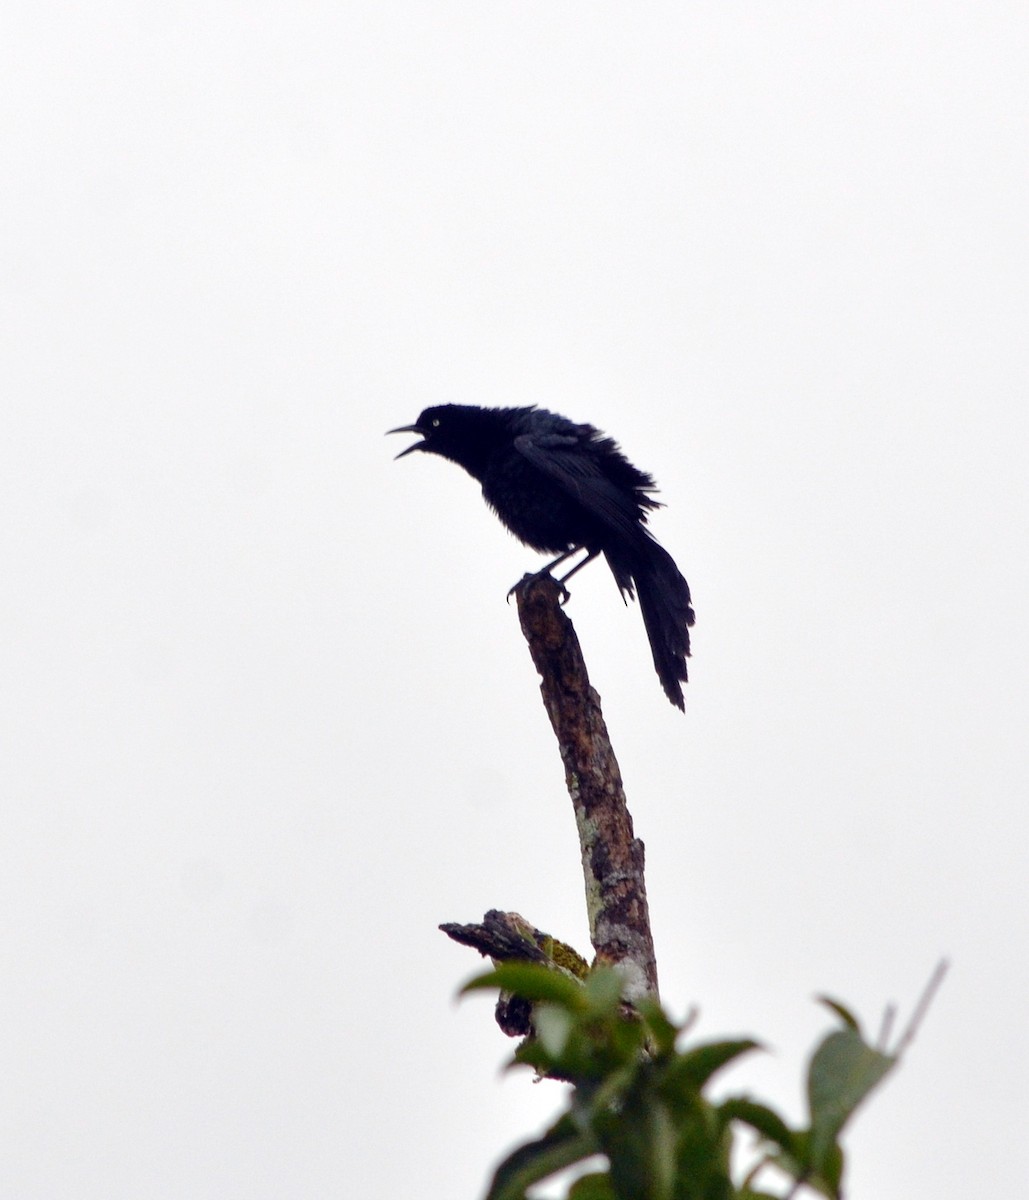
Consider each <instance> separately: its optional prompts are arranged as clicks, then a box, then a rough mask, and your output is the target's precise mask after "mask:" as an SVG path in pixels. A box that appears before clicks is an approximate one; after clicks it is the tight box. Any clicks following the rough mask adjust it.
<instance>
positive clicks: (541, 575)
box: [507, 571, 572, 608]
mask: <svg viewBox="0 0 1029 1200" xmlns="http://www.w3.org/2000/svg"><path fill="white" fill-rule="evenodd" d="M537 579H549V580H551V581H552V582H553V583H556V584H557V586H558V587H559V588H560V589H561V595H560V598H559V600H558V603H559V604H560V605H561V607H562V608H564V606H565V605H566V604H567V603H568V601H569V600H570V599H571V598H572V593H571V592H570V591H569V590H568V589H567V588H566V587H565V585H564V581H563V580H561V579H555V578H554V577H553V575H551V573H550V572H549V571H537V572H536V573H535V575H523V576H522V577H521V579H519V580H518V582H517V583H515V584H513V585H512V586H511V587H509V588H508V589H507V603H508V604H510V603H511V597H512V596H513V595H514V594H515V592H517V591H518V590H519V589H521V588H523V587H528V585H529V584H530V583H535V582H536V580H537Z"/></svg>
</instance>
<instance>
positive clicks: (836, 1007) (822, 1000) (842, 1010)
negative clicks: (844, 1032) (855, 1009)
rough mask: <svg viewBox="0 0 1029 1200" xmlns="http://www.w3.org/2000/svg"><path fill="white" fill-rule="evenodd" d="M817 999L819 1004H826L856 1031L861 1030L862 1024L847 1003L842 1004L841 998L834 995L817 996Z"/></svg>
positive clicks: (845, 1023)
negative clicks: (836, 998) (834, 997)
mask: <svg viewBox="0 0 1029 1200" xmlns="http://www.w3.org/2000/svg"><path fill="white" fill-rule="evenodd" d="M815 999H816V1000H817V1001H818V1003H819V1004H824V1005H825V1007H826V1008H828V1009H830V1010H831V1011H832V1012H834V1013H835V1014H836V1015H837V1016H838V1017H839V1018H840V1020H841V1021H842V1022H843V1023H844V1025H847V1026H849V1027H850V1028H851V1029H853V1030H854V1032H855V1033H858V1034H859V1033H860V1032H861V1026H860V1024H859V1023H858V1019H857V1017H855V1016H854V1014H853V1013H852V1012H851V1011H850V1009H849V1008H847V1006H846V1005H845V1004H841V1003H840V1002H839V1000H834V999H833V998H832V996H816V997H815Z"/></svg>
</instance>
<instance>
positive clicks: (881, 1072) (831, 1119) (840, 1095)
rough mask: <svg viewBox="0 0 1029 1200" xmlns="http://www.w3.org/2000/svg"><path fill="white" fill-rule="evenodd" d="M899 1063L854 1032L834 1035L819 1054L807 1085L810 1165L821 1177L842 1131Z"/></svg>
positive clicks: (811, 1068)
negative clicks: (869, 1095)
mask: <svg viewBox="0 0 1029 1200" xmlns="http://www.w3.org/2000/svg"><path fill="white" fill-rule="evenodd" d="M896 1061H897V1060H896V1059H895V1058H893V1057H891V1056H890V1055H888V1054H882V1053H880V1051H878V1050H873V1049H872V1047H871V1046H869V1045H867V1044H866V1043H865V1042H864V1041H863V1040H862V1038H861V1036H860V1034H858V1033H857V1032H856V1031H855V1030H854V1029H852V1028H848V1029H837V1030H836V1031H835V1032H834V1033H830V1034H829V1035H828V1037H826V1038H825V1039H824V1040H823V1041H822V1043H821V1045H820V1046H819V1047H818V1049H817V1050H816V1051H815V1053H814V1055H813V1056H812V1058H811V1065H810V1067H809V1069H808V1085H807V1091H808V1106H809V1108H810V1110H811V1145H810V1147H809V1153H810V1159H809V1162H810V1165H811V1166H812V1167H813V1168H814V1169H815V1170H816V1171H818V1172H819V1173H820V1174H821V1173H822V1172H823V1170H824V1169H825V1164H826V1162H827V1156H828V1155H829V1152H830V1150H831V1149H832V1147H833V1145H834V1143H835V1141H836V1138H837V1137H838V1136H839V1133H840V1130H841V1129H842V1128H843V1126H844V1125H845V1124H846V1122H847V1121H848V1120H849V1119H850V1117H851V1115H852V1114H853V1112H854V1110H855V1109H856V1108H857V1106H858V1105H859V1104H860V1103H861V1101H862V1100H864V1098H865V1097H866V1096H867V1095H868V1093H869V1092H871V1091H872V1089H873V1088H874V1087H876V1085H877V1084H879V1083H880V1082H881V1081H882V1079H883V1077H884V1076H885V1075H886V1074H887V1073H888V1072H889V1071H890V1069H891V1068H892V1067H893V1065H894V1064H895V1063H896Z"/></svg>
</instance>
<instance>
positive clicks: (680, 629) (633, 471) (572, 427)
mask: <svg viewBox="0 0 1029 1200" xmlns="http://www.w3.org/2000/svg"><path fill="white" fill-rule="evenodd" d="M388 432H389V433H391V434H393V433H415V434H418V435H419V436H420V438H421V441H418V442H415V443H414V444H413V445H411V446H408V447H407V449H406V450H402V451H401V452H400V453H399V454H398V455H397V456H396V457H397V458H398V459H399V458H404V457H406V456H407V455H408V454H412V453H414V452H415V451H416V450H418V451H422V452H424V453H426V454H436V455H439V456H440V457H441V458H446V459H449V460H450V461H451V462H455V463H457V464H458V465H459V466H461V467H464V469H465V470H466V471H467V472H468V474H469V475H471V476H472V478H473V479H476V480H477V481H478V482H479V483H480V484H481V485H482V494H483V497H484V499H485V501H486V503H487V504H488V505H489V507H490V508H491V509H492V510H493V512H494V513H496V515H497V516H498V517H499V518H500V520H501V521H502V522H503V524H504V525H506V526H507V528H508V529H509V530H510V531H511V533H513V534H514V535H515V537H516V538H518V539H519V541H521V542H523V543H524V544H525V545H527V546H529V547H531V548H532V549H533V550H537V551H539V552H540V553H542V554H553V555H556V557H555V558H554V559H553V561H551V562H549V563H547V564H546V566H544V567H543V568H542V569H541V570H539V571H537V572H535V573H534V576H541V575H546V574H549V573H550V572H551V571H552V570H553V569H554V568H555V567H558V566H560V565H561V564H562V563H565V562H567V561H568V559H570V558H572V557H573V556H574V555H576V554H578V553H580V552H583V551H584V552H585V557H584V558H583V559H582V560H581V561H580V562H578V563H576V564H575V565H574V566H573V567H572V568H571V569H570V570H569V571H567V572H566V573H565V574H564V575H563V576H562V577H561V578H560V579H558V580H557V582H558V583H559V584H560V585H561V587H562V590H563V595H564V597H565V598H567V595H568V591H567V587H566V586H565V585H566V584H567V582H568V580H569V579H570V578H571V577H572V576H573V575H574V574H575V573H576V572H577V571H580V570H581V569H582V568H583V567H584V566H586V564H587V563H589V562H592V561H593V559H595V558H597V557H598V556H599V555H603V556H604V558H605V559H606V560H607V564H608V566H609V567H610V568H611V573H612V574H613V575H614V578H615V582H616V583H617V585H618V588H619V590H620V592H621V594H622V598H623V600H624V601H625V603H628V601H629V600H630V599H633V598H634V597H636V598H638V600H639V605H640V610H641V612H642V614H643V624H644V626H645V628H646V631H647V637H648V638H649V640H650V649H651V653H652V654H653V657H654V668H655V670H656V671H657V675H658V679H659V680H660V681H661V686H662V688H663V689H664V692H665V695H666V696H667V697H668V699H669V700H670V701H671V703H672V704H674V705H675V706H676V708H678V709H680V710H682V711H685V707H686V706H685V701H684V699H683V691H682V685H683V683H685V682H686V681H687V671H686V659H687V657H688V656H689V653H690V633H689V631H690V626H692V625H693V623H694V613H693V607H692V599H691V597H690V589H689V585H688V584H687V582H686V580H685V579H684V578H683V576H682V574H681V572H680V571H679V568H678V567H677V566H676V565H675V562H674V560H673V559H672V556H671V555H670V554H669V553H668V551H667V550H665V549H664V548H663V547H662V546H661V545H660V544H659V543H658V542H657V540H656V539H655V538H654V536H653V534H652V533H651V532H650V530H649V529H648V528H647V515H648V513H650V512H651V511H652V510H653V509H655V508H660V507H662V505H661V503H660V502H659V501H657V500H655V499H654V498H653V493H654V492H655V491H656V490H657V485H656V483H655V482H654V479H653V477H652V476H651V475H648V474H647V473H646V472H645V471H641V470H639V469H638V468H637V467H634V466H633V465H632V463H631V462H629V460H628V459H627V458H626V457H625V455H624V454H623V453H622V451H621V449H620V448H619V446H618V444H617V442H615V441H614V440H613V439H612V438H610V437H607V436H606V435H605V434H604V433H602V432H601V431H600V430H599V429H596V428H595V427H594V426H592V425H585V424H578V423H576V422H575V421H571V420H569V419H568V418H567V417H562V416H560V415H558V414H557V413H553V412H550V411H548V410H547V409H545V408H539V407H538V406H537V405H535V404H532V405H528V406H524V407H516V408H481V407H479V406H477V405H471V404H442V405H436V406H434V407H431V408H426V409H425V410H424V411H423V412H422V413H421V415H420V416H419V417H418V420H417V421H415V423H414V424H413V425H401V426H399V427H398V428H396V429H390V430H389V431H388ZM516 586H518V585H516ZM512 590H514V589H512Z"/></svg>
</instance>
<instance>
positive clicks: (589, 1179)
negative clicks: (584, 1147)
mask: <svg viewBox="0 0 1029 1200" xmlns="http://www.w3.org/2000/svg"><path fill="white" fill-rule="evenodd" d="M568 1200H617V1197H616V1196H615V1192H614V1188H612V1186H611V1176H610V1175H609V1174H608V1173H607V1172H606V1171H603V1172H598V1173H593V1174H590V1175H582V1176H580V1177H579V1178H578V1179H577V1180H576V1181H575V1182H574V1183H573V1184H572V1186H571V1187H570V1188H569V1189H568Z"/></svg>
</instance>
